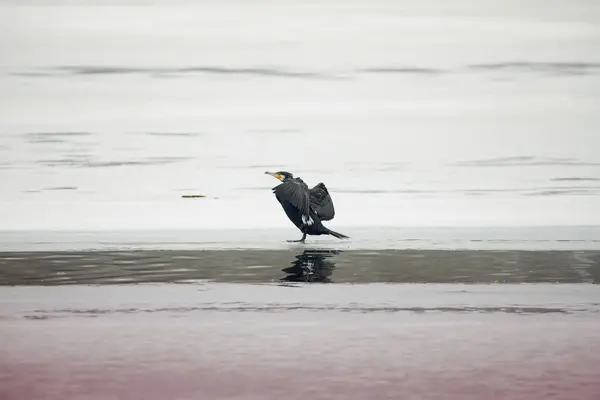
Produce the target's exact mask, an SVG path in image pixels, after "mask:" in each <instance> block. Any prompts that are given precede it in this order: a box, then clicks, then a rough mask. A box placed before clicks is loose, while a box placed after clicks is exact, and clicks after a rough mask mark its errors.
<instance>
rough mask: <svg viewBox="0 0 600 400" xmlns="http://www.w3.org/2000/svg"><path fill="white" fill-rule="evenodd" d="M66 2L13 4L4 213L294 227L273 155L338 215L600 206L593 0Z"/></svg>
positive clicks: (472, 220) (415, 221) (158, 225)
mask: <svg viewBox="0 0 600 400" xmlns="http://www.w3.org/2000/svg"><path fill="white" fill-rule="evenodd" d="M51 3H52V2H44V5H43V6H39V5H38V6H35V5H31V4H36V2H35V1H27V2H15V1H7V0H4V1H2V2H0V4H2V5H1V6H0V7H2V8H1V11H2V12H1V13H0V24H1V25H2V31H3V34H2V35H1V36H0V51H1V52H2V54H3V55H4V57H2V59H1V60H0V87H2V93H3V96H2V98H1V99H0V182H2V184H1V185H0V199H1V200H0V205H1V207H0V221H2V222H1V223H2V228H3V229H58V230H62V229H75V230H87V229H101V230H114V229H136V228H140V229H184V228H195V229H207V228H214V227H221V228H250V227H251V228H267V227H281V228H283V227H287V226H288V224H289V222H288V221H287V219H286V218H285V216H284V214H283V213H282V211H281V210H280V209H279V208H278V207H279V206H278V204H277V203H276V202H275V199H274V198H273V196H272V194H271V192H270V191H269V188H270V187H272V186H274V184H275V183H276V181H275V180H274V179H272V178H271V177H269V176H265V175H263V172H264V171H265V170H267V169H269V170H278V169H284V170H288V171H291V172H293V173H295V174H297V175H299V176H301V177H302V178H303V179H305V181H306V182H308V183H309V184H311V185H313V184H316V183H317V182H318V181H323V182H325V183H326V184H327V185H328V187H329V188H330V189H331V191H332V193H333V196H334V197H333V198H334V202H335V205H336V209H337V211H338V213H337V217H336V220H334V221H332V222H331V224H330V225H331V226H332V229H335V228H336V227H339V228H340V229H341V227H342V226H353V225H357V226H382V225H385V226H404V225H411V226H413V225H416V226H440V225H442V226H463V225H467V226H473V225H475V226H486V225H504V226H506V225H508V226H511V225H519V226H523V225H525V226H528V225H599V224H600V198H599V195H600V155H599V153H598V151H597V149H598V147H599V146H600V139H599V136H598V129H599V128H600V113H598V104H600V53H599V52H598V51H597V49H598V48H599V47H600V5H598V3H597V2H595V1H583V0H578V1H569V2H563V1H550V2H548V1H546V0H544V1H542V0H529V1H465V0H460V1H453V2H451V3H450V2H449V3H447V4H446V3H445V2H444V3H441V2H438V1H419V2H409V1H391V0H390V1H382V0H378V1H369V2H366V1H358V0H355V1H350V2H344V4H341V3H339V2H334V1H323V2H301V3H300V2H291V1H277V2H275V1H257V2H252V4H249V3H247V2H242V1H232V2H227V3H222V2H218V3H217V2H209V1H197V2H191V1H179V2H168V3H167V2H161V1H158V2H152V4H153V5H150V2H143V1H137V2H136V3H138V4H141V5H138V6H134V5H127V6H120V5H110V4H106V3H105V2H103V3H102V5H98V4H99V3H98V2H94V1H83V2H80V1H78V2H71V3H70V2H68V1H67V2H65V1H61V2H57V3H56V4H54V5H50V4H51ZM175 3H177V4H175ZM16 4H18V5H16ZM28 4H29V5H28ZM70 4H71V5H70ZM73 4H78V6H73ZM132 4H133V3H132ZM186 194H201V195H205V196H207V197H206V198H200V199H182V198H181V196H182V195H186Z"/></svg>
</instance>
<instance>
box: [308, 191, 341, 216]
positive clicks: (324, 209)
mask: <svg viewBox="0 0 600 400" xmlns="http://www.w3.org/2000/svg"><path fill="white" fill-rule="evenodd" d="M309 194H310V207H311V208H312V209H313V211H314V212H315V213H316V214H317V215H318V216H319V218H320V219H321V220H322V221H329V220H332V219H333V217H334V216H335V209H334V208H333V200H331V196H330V195H329V191H328V190H327V187H326V186H325V184H324V183H323V182H319V183H318V184H317V185H315V187H313V188H312V189H310V191H309Z"/></svg>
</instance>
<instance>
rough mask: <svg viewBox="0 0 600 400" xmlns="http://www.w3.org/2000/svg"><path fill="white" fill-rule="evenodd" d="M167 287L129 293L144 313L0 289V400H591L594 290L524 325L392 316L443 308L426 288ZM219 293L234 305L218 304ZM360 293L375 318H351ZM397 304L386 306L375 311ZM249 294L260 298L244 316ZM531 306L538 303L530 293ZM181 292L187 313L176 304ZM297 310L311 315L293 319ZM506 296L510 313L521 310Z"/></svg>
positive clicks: (450, 315) (99, 292)
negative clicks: (234, 296) (411, 306)
mask: <svg viewBox="0 0 600 400" xmlns="http://www.w3.org/2000/svg"><path fill="white" fill-rule="evenodd" d="M177 286H179V287H180V288H181V292H182V293H184V295H180V296H179V297H176V296H175V297H172V296H171V297H170V296H169V294H170V293H171V294H172V293H175V292H176V291H175V288H172V289H168V290H162V291H161V289H159V287H156V288H155V289H152V290H146V291H144V290H141V289H140V290H139V291H137V293H140V294H141V293H145V295H146V296H150V297H146V298H142V297H139V296H138V297H136V296H137V295H133V296H132V295H131V293H136V289H135V288H127V287H122V288H120V289H118V290H117V289H115V288H108V287H97V288H92V287H90V288H88V289H86V288H81V287H80V288H74V287H73V288H69V287H57V288H52V289H51V291H45V290H42V291H38V292H37V293H38V294H34V293H36V292H35V291H34V290H33V289H29V290H28V289H19V288H16V289H14V290H10V291H9V290H8V289H3V292H2V294H3V295H4V296H0V297H2V298H1V299H0V300H2V302H1V303H2V304H3V318H2V320H1V321H0V324H1V327H2V328H1V330H0V335H1V336H2V343H3V345H2V347H1V350H0V351H1V353H0V354H1V361H0V384H1V385H0V398H1V399H3V400H21V399H26V400H33V399H48V400H50V399H52V400H54V399H56V400H59V399H60V400H64V399H90V400H91V399H94V400H96V399H128V400H136V399H140V400H142V399H144V400H153V399H156V400H158V399H161V400H162V399H243V400H247V399H282V398H285V397H287V398H291V399H305V398H316V399H361V400H362V399H369V398H377V399H381V398H386V399H387V398H389V399H392V398H393V399H397V398H402V399H440V398H444V399H542V398H544V399H546V398H553V399H598V398H600V335H598V332H600V318H599V316H598V313H597V310H596V309H595V308H594V307H593V305H592V306H590V307H591V308H588V309H586V306H585V304H586V302H589V301H594V302H595V301H596V300H597V299H596V298H597V296H598V292H597V290H596V289H595V285H583V287H587V288H588V289H585V290H582V291H580V290H579V289H569V290H561V287H562V286H561V285H548V286H547V287H546V289H544V290H545V291H546V293H548V294H550V292H551V291H552V290H556V292H557V293H556V300H557V301H556V302H555V303H554V304H553V306H555V307H557V309H560V308H561V307H562V306H569V304H566V303H571V304H570V306H571V308H572V307H573V306H574V305H578V307H579V309H580V311H574V309H573V308H572V309H571V311H569V312H567V313H562V312H554V311H550V312H543V311H536V312H530V313H524V314H519V313H514V312H498V311H484V310H485V308H482V309H481V310H480V311H477V312H473V311H468V310H467V309H466V308H465V309H463V310H462V311H461V310H460V308H459V307H457V308H455V310H454V311H448V310H446V311H444V309H443V308H441V307H440V308H439V309H438V310H437V311H436V310H435V307H431V310H432V311H426V312H415V311H407V310H404V311H402V310H400V308H394V307H399V306H401V305H402V303H404V302H405V301H404V300H402V296H403V295H402V292H404V293H405V295H406V297H407V298H408V297H410V299H407V301H406V303H407V304H408V303H411V302H415V303H418V302H419V301H418V299H417V298H418V296H419V292H422V296H423V298H424V299H423V303H428V304H429V305H431V304H433V303H434V302H435V301H433V300H432V298H433V299H435V298H436V297H435V293H434V292H435V291H436V290H438V291H440V293H439V294H440V297H439V301H438V302H440V303H442V302H444V303H448V304H450V303H452V301H449V300H447V299H448V297H446V298H445V297H444V295H443V294H442V293H441V291H442V290H441V289H434V290H432V289H431V287H435V286H436V285H423V288H420V287H417V288H412V289H411V288H410V287H409V286H410V285H407V286H405V287H402V285H387V286H386V285H384V286H382V287H380V288H379V289H378V288H377V287H376V286H374V287H372V288H370V287H369V285H364V286H362V285H357V286H354V285H351V286H347V287H346V288H344V287H343V286H342V287H340V286H338V285H336V290H334V291H331V293H333V294H332V295H330V296H334V298H332V297H330V298H327V293H328V292H329V289H328V287H331V286H328V285H326V286H322V287H321V288H319V289H313V288H310V290H303V289H302V288H276V289H275V288H271V287H269V286H266V287H262V289H261V287H256V286H255V287H250V286H248V285H234V286H233V287H231V286H229V288H228V289H227V288H224V289H220V288H219V287H218V286H216V287H215V286H209V287H207V288H205V289H204V290H200V291H199V290H197V289H193V290H192V289H191V287H190V286H188V285H184V286H180V285H177ZM245 286H247V287H248V288H249V289H247V290H246V289H245ZM519 286H520V288H519ZM427 287H429V289H428V288H427ZM448 287H449V285H446V286H445V288H444V289H443V290H444V291H446V296H449V294H448V293H449V292H448V291H447V289H448ZM515 287H516V288H517V289H514V291H516V292H518V291H521V292H525V291H526V289H524V288H523V287H522V285H517V286H515ZM552 287H554V288H556V289H553V288H552ZM574 287H575V286H574ZM576 287H582V285H578V286H576ZM331 288H333V287H331ZM461 288H463V287H461ZM548 288H549V289H548ZM234 289H235V290H234ZM232 290H233V291H237V292H238V293H239V296H238V297H239V299H240V302H235V301H230V298H229V295H230V294H231V293H232V292H231V291H232ZM282 290H283V292H282ZM369 290H372V291H373V297H374V298H379V299H380V300H377V301H379V302H380V303H381V305H383V304H384V303H385V304H387V306H388V307H389V308H388V310H387V311H368V310H369V309H372V307H371V308H369V307H370V306H369V307H362V306H361V304H362V303H365V302H366V301H363V300H364V299H366V298H367V296H366V294H367V292H368V291H369ZM395 290H397V292H396V298H397V300H396V303H397V304H391V303H392V301H383V297H385V296H386V294H385V293H386V291H387V293H388V294H387V296H389V295H390V293H392V292H393V291H395ZM503 290H507V291H510V290H511V289H503V288H502V285H500V286H497V285H489V286H487V289H486V286H484V285H482V286H481V287H476V286H474V292H471V291H469V290H466V291H463V290H457V293H456V295H457V296H459V297H460V298H459V299H457V300H456V301H455V304H454V306H455V305H456V304H458V303H471V305H472V306H474V307H477V306H478V304H479V305H482V304H483V303H485V302H486V300H483V298H482V295H481V293H483V292H486V293H488V294H489V293H495V294H494V296H497V295H498V294H499V293H500V292H502V291H503ZM86 291H87V293H88V296H87V297H86V296H85V295H83V294H84V293H86ZM127 291H129V294H128V295H124V293H127ZM227 291H229V292H228V293H229V294H227ZM259 291H260V292H262V293H263V296H264V297H263V298H262V299H257V300H255V301H254V302H252V300H251V298H250V297H252V293H253V292H254V293H258V292H259ZM344 291H347V296H346V297H345V298H344V295H343V292H344ZM531 291H532V296H531V298H536V296H537V298H539V296H540V293H539V292H540V289H539V286H537V287H536V285H532V286H531ZM194 292H195V293H196V295H195V297H188V299H187V308H186V306H185V305H184V303H186V301H184V297H186V296H188V295H189V294H191V293H194ZM377 292H379V293H377ZM478 292H479V294H478ZM535 292H538V293H537V295H536V294H535ZM40 293H41V294H40ZM119 293H120V294H119ZM219 293H221V295H220V294H219ZM264 293H267V294H264ZM268 293H279V294H282V293H289V296H290V298H291V300H289V299H287V300H286V299H282V302H281V304H287V308H280V307H277V305H278V304H279V303H277V302H276V301H275V299H274V297H271V298H270V299H269V295H268ZM382 293H384V294H382ZM301 296H309V297H312V299H310V303H311V304H313V305H318V304H321V305H322V306H323V307H314V308H312V309H303V308H302V307H301V306H299V307H298V308H295V307H293V306H290V305H291V304H300V303H294V302H295V300H297V299H299V298H300V297H301ZM363 296H365V297H363ZM382 296H383V297H382ZM486 296H487V295H486ZM507 296H508V298H507V303H510V302H511V300H510V297H512V298H513V299H517V300H518V299H519V296H518V295H516V296H511V294H510V293H507ZM219 297H223V301H221V302H219V301H218V298H219ZM425 297H427V298H429V300H428V301H425ZM487 298H488V299H490V298H491V297H489V296H488V297H487ZM516 302H519V301H516ZM488 303H489V301H488ZM341 304H345V305H346V306H347V307H346V308H340V307H339V306H340V305H341ZM160 305H163V308H162V309H161V308H160ZM248 305H252V307H250V308H249V307H248ZM450 305H452V304H450ZM440 306H441V304H440ZM568 308H569V307H565V309H568ZM244 310H245V311H244ZM394 310H395V311H394ZM490 310H491V309H490Z"/></svg>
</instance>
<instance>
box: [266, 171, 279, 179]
mask: <svg viewBox="0 0 600 400" xmlns="http://www.w3.org/2000/svg"><path fill="white" fill-rule="evenodd" d="M265 174H267V175H271V176H272V177H275V179H279V180H280V181H281V180H283V175H281V174H277V173H275V172H269V171H267V172H265Z"/></svg>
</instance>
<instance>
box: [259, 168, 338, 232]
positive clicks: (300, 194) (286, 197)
mask: <svg viewBox="0 0 600 400" xmlns="http://www.w3.org/2000/svg"><path fill="white" fill-rule="evenodd" d="M265 174H267V175H271V176H273V177H275V178H276V179H278V180H280V181H281V183H280V184H279V185H277V186H275V187H274V188H273V193H275V198H277V200H278V201H279V203H280V204H281V206H282V207H283V210H284V211H285V213H286V215H287V216H288V218H289V219H290V221H292V222H293V223H294V225H296V227H297V228H298V229H300V231H301V232H302V239H300V240H288V242H301V243H304V241H305V240H306V235H331V236H334V237H336V238H338V239H349V237H348V236H346V235H342V234H341V233H338V232H334V231H332V230H331V229H328V228H326V227H325V226H323V223H322V221H330V220H332V219H333V217H334V216H335V209H334V207H333V201H332V200H331V196H330V195H329V191H328V190H327V187H326V186H325V184H324V183H323V182H320V183H318V184H317V185H315V187H313V188H312V189H309V187H308V185H307V184H306V183H304V181H303V180H302V179H300V178H294V175H292V174H291V173H289V172H286V171H278V172H268V171H267V172H265Z"/></svg>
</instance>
